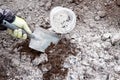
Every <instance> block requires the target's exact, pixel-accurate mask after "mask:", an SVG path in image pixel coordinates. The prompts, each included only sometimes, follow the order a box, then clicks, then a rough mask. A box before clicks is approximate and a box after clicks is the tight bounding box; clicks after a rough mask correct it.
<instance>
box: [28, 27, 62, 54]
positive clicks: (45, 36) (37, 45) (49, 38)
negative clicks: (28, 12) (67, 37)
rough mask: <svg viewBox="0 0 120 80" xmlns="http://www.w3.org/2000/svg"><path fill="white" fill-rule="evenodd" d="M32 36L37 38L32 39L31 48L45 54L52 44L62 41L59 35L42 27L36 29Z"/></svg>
mask: <svg viewBox="0 0 120 80" xmlns="http://www.w3.org/2000/svg"><path fill="white" fill-rule="evenodd" d="M32 35H34V36H35V38H31V40H30V44H29V47H30V48H32V49H34V50H37V51H40V52H45V49H46V48H47V47H48V46H49V45H50V44H51V43H53V44H57V43H58V41H59V39H60V38H59V37H58V35H57V34H55V33H53V32H50V31H48V30H46V29H43V28H40V27H37V28H35V30H34V32H33V33H32Z"/></svg>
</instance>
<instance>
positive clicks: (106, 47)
mask: <svg viewBox="0 0 120 80" xmlns="http://www.w3.org/2000/svg"><path fill="white" fill-rule="evenodd" d="M111 46H112V45H111V43H110V42H104V43H102V47H103V48H104V49H105V50H108V49H110V48H111Z"/></svg>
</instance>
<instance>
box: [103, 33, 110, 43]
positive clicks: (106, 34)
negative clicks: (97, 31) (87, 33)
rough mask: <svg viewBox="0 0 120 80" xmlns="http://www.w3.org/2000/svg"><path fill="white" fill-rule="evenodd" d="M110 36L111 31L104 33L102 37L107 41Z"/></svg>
mask: <svg viewBox="0 0 120 80" xmlns="http://www.w3.org/2000/svg"><path fill="white" fill-rule="evenodd" d="M110 37H112V34H111V33H105V34H103V35H102V37H101V39H102V40H103V41H105V40H107V39H109V38H110Z"/></svg>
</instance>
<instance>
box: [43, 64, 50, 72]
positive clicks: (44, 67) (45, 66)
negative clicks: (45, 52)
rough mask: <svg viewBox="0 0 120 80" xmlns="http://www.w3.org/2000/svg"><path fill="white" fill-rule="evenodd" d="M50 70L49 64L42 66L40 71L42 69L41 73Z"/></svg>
mask: <svg viewBox="0 0 120 80" xmlns="http://www.w3.org/2000/svg"><path fill="white" fill-rule="evenodd" d="M51 68H52V65H51V64H49V63H47V64H43V65H42V66H41V69H42V71H43V72H47V71H49V70H50V69H51Z"/></svg>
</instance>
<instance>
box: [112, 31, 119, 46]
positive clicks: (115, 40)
mask: <svg viewBox="0 0 120 80" xmlns="http://www.w3.org/2000/svg"><path fill="white" fill-rule="evenodd" d="M119 42H120V33H117V34H115V35H114V36H113V37H112V38H111V43H112V44H116V43H119Z"/></svg>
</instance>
